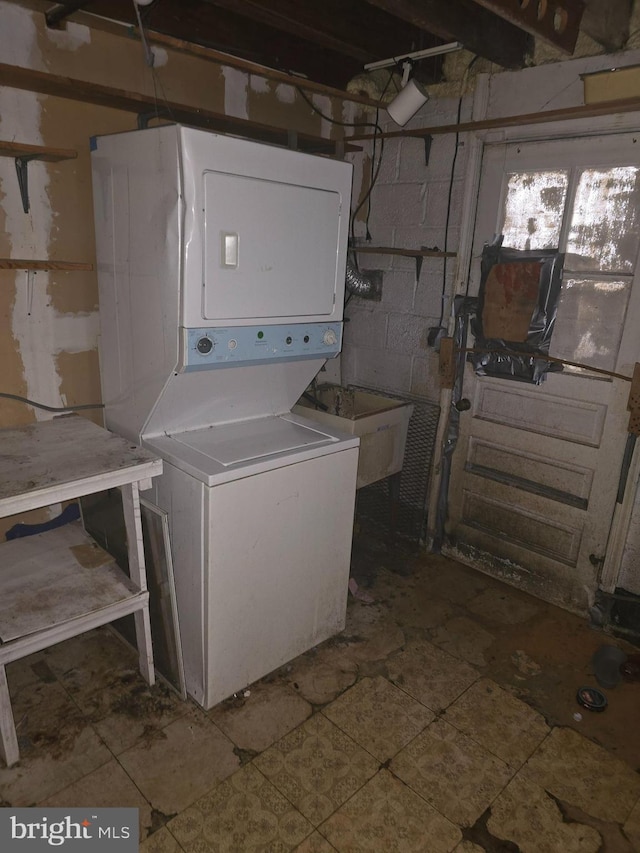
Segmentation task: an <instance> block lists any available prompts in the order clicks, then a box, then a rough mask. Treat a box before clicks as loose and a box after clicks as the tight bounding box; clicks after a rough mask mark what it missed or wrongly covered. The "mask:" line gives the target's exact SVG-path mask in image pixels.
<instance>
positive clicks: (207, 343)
mask: <svg viewBox="0 0 640 853" xmlns="http://www.w3.org/2000/svg"><path fill="white" fill-rule="evenodd" d="M196 349H197V350H198V352H199V353H200V355H207V354H208V353H210V352H211V350H212V349H213V341H212V340H211V338H200V340H199V341H198V343H197V344H196Z"/></svg>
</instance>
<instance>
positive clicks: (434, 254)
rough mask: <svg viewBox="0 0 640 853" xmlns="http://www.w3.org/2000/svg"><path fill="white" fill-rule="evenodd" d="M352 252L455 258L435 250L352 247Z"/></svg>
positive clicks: (450, 253)
mask: <svg viewBox="0 0 640 853" xmlns="http://www.w3.org/2000/svg"><path fill="white" fill-rule="evenodd" d="M350 251H352V252H356V254H358V253H366V254H369V255H403V256H404V257H407V258H455V257H456V253H455V252H440V251H438V250H434V249H394V248H392V247H390V246H352V247H350Z"/></svg>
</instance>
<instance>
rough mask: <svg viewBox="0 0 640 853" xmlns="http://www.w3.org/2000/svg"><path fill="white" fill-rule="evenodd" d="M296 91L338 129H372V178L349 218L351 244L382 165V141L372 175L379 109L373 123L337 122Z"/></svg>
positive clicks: (378, 127) (298, 90)
mask: <svg viewBox="0 0 640 853" xmlns="http://www.w3.org/2000/svg"><path fill="white" fill-rule="evenodd" d="M388 85H389V84H388V83H387V86H385V88H384V91H383V93H382V95H380V100H381V99H382V98H383V97H384V94H385V92H386V91H387V87H388ZM296 91H297V92H298V94H299V95H300V96H301V97H302V99H303V100H304V101H305V102H306V103H307V104H308V105H309V106H310V107H311V109H312V110H313V111H314V112H315V113H317V114H318V115H319V116H320V118H322V119H324V120H325V121H328V122H330V123H331V124H336V125H338V126H339V127H358V128H361V127H372V128H373V129H374V137H373V156H372V160H371V175H372V177H371V180H370V182H369V188H368V190H367V192H366V193H365V195H364V196H363V197H362V198H361V199H360V202H359V203H358V205H357V207H356V208H355V209H354V210H353V211H352V212H351V216H350V222H349V233H350V234H351V240H352V242H353V240H354V237H355V233H354V223H355V219H356V216H357V215H358V213H360V211H361V210H362V208H363V207H364V205H365V204H366V203H367V201H368V200H369V199H370V197H371V191H372V190H373V187H374V186H375V182H376V181H377V179H378V175H379V174H380V166H381V165H382V154H383V151H384V139H381V140H380V143H381V144H380V156H379V158H378V164H377V167H376V169H375V173H374V162H375V144H376V138H377V136H376V134H378V133H382V128H381V127H380V124H379V123H378V113H379V110H380V107H379V106H378V107H376V118H375V121H339V120H338V119H335V118H331V116H328V115H326V113H323V112H322V110H319V109H318V107H316V105H315V104H314V103H313V101H312V100H311V99H310V98H308V97H307V95H306V94H305V93H304V91H303V90H302V89H301V88H300V87H299V86H296ZM367 221H368V216H367ZM368 233H369V229H368V226H367V234H368ZM368 239H371V236H370V235H369V237H368Z"/></svg>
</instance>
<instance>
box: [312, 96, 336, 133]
mask: <svg viewBox="0 0 640 853" xmlns="http://www.w3.org/2000/svg"><path fill="white" fill-rule="evenodd" d="M311 101H312V103H313V105H314V106H315V107H317V108H318V110H319V111H320V113H322V114H323V115H325V116H329V117H330V118H333V115H332V112H333V105H332V103H331V98H329V97H328V96H327V95H313V96H312V98H311ZM320 119H321V121H320V136H324V137H327V138H328V137H330V136H331V128H332V125H331V122H330V121H327V119H325V118H322V116H320Z"/></svg>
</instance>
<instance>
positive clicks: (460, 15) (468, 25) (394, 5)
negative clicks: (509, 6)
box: [367, 0, 533, 68]
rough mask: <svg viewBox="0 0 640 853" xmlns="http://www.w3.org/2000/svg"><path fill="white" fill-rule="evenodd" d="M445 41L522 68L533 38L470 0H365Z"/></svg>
mask: <svg viewBox="0 0 640 853" xmlns="http://www.w3.org/2000/svg"><path fill="white" fill-rule="evenodd" d="M367 2H368V3H370V4H371V5H372V6H376V7H377V8H378V9H383V10H384V11H385V12H389V13H390V14H392V15H397V16H398V17H399V18H402V19H403V20H404V21H407V22H408V23H410V24H412V25H413V26H416V27H420V29H423V30H426V31H427V32H430V33H433V34H435V35H437V36H439V37H440V38H442V39H445V41H459V42H462V44H463V45H464V46H465V48H466V49H467V50H470V51H471V52H472V53H475V54H477V55H478V56H482V57H484V58H485V59H489V60H491V62H495V63H497V64H498V65H501V66H502V67H504V68H522V67H523V66H524V65H525V63H526V60H527V57H528V56H529V55H531V54H532V53H533V39H532V38H531V36H530V35H528V34H527V33H525V32H524V31H523V30H521V29H518V27H514V25H513V24H510V23H509V22H508V21H505V20H504V19H503V18H499V17H498V16H497V15H494V14H492V13H491V12H488V11H487V10H486V9H482V8H479V7H478V6H477V4H476V3H474V2H473V0H367Z"/></svg>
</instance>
